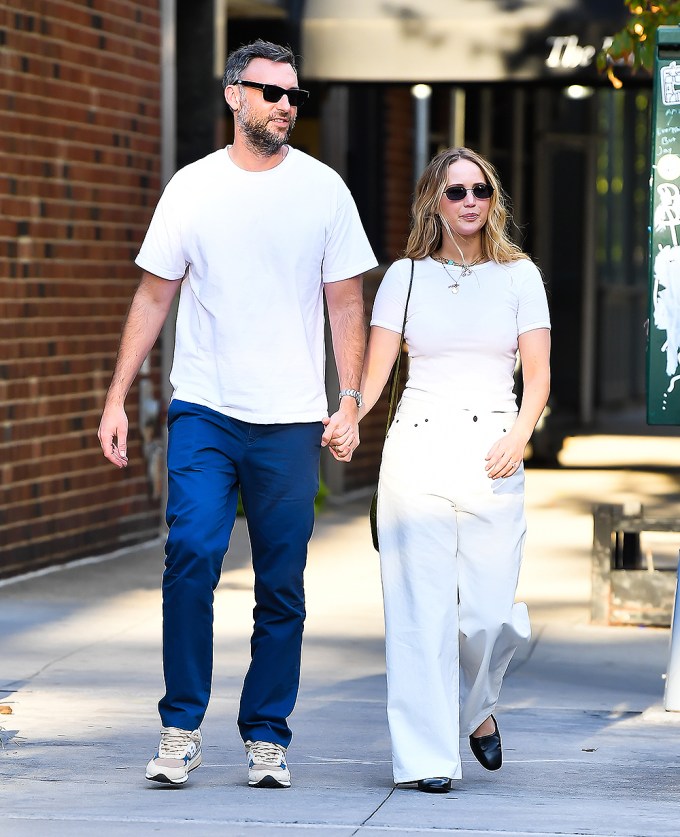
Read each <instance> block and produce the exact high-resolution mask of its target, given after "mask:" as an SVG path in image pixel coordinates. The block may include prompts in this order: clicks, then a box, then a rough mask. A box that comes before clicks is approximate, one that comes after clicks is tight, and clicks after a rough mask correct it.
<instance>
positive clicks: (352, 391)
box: [338, 389, 364, 407]
mask: <svg viewBox="0 0 680 837" xmlns="http://www.w3.org/2000/svg"><path fill="white" fill-rule="evenodd" d="M346 395H349V396H350V397H351V398H353V399H354V400H355V401H356V402H357V407H361V405H362V404H363V403H364V402H363V401H362V399H361V393H360V392H359V390H358V389H341V390H340V395H339V396H338V401H342V399H343V398H344V397H345V396H346Z"/></svg>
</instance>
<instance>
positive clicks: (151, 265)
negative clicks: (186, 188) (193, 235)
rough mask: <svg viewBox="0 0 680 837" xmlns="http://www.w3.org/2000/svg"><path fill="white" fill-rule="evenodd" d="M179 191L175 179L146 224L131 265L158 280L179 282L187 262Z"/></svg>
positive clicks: (166, 188)
mask: <svg viewBox="0 0 680 837" xmlns="http://www.w3.org/2000/svg"><path fill="white" fill-rule="evenodd" d="M180 193H181V189H180V184H179V180H178V178H177V175H175V177H173V178H172V179H171V180H170V182H169V183H168V185H167V186H166V187H165V190H164V192H163V194H162V195H161V199H160V200H159V201H158V205H157V206H156V210H155V212H154V214H153V217H152V219H151V223H150V224H149V229H148V230H147V232H146V236H145V237H144V241H143V242H142V246H141V248H140V251H139V253H138V255H137V258H136V259H135V264H137V265H138V266H139V267H141V268H142V270H146V271H148V272H149V273H153V274H154V275H155V276H160V277H161V279H181V278H182V277H183V276H184V274H185V273H186V269H187V262H186V260H185V257H184V249H183V247H182V226H181V214H180V209H181V206H182V199H181V194H180Z"/></svg>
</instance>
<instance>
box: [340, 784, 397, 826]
mask: <svg viewBox="0 0 680 837" xmlns="http://www.w3.org/2000/svg"><path fill="white" fill-rule="evenodd" d="M395 790H396V786H395V787H393V788H392V789H391V790H390V792H389V793H388V794H387V796H386V797H385V798H384V799H383V801H382V802H381V803H380V805H378V807H377V808H376V809H375V810H374V811H371V813H370V814H369V815H368V816H367V817H366V819H365V820H364V821H363V822H362V823H361V824H360V825H359V826H358V828H357V829H356V831H353V832H352V835H351V837H355V835H357V834H358V833H359V832H360V831H361V829H362V828H363V827H364V826H365V825H366V824H367V823H368V821H369V820H370V819H372V818H373V817H374V816H375V815H376V814H377V813H378V811H379V810H380V809H381V808H382V806H383V805H384V804H385V803H386V802H387V800H388V799H389V798H390V797H391V796H392V794H393V793H394V791H395Z"/></svg>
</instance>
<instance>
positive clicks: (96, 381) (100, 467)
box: [0, 0, 160, 576]
mask: <svg viewBox="0 0 680 837" xmlns="http://www.w3.org/2000/svg"><path fill="white" fill-rule="evenodd" d="M159 27H160V18H159V10H158V2H157V0H136V2H132V0H71V2H68V0H14V2H9V3H2V2H0V159H1V160H2V165H1V167H0V576H3V575H4V576H6V575H12V574H16V573H21V572H25V571H27V570H30V569H35V568H38V567H41V566H44V565H47V564H53V563H57V562H62V561H66V560H70V559H73V558H77V557H81V556H85V555H92V554H97V553H103V552H107V551H110V550H112V549H115V548H118V547H120V546H122V545H125V544H130V543H133V542H136V541H141V540H145V539H147V538H149V537H153V536H154V535H155V534H156V533H157V530H158V521H159V507H160V502H159V500H158V498H157V497H154V496H153V494H154V493H157V491H158V486H157V485H156V486H155V487H154V486H153V480H150V479H149V476H148V473H147V472H148V468H147V461H146V460H145V457H144V455H143V451H142V444H141V439H140V433H139V432H138V429H137V400H138V394H137V389H136V387H135V388H134V389H133V390H132V391H131V393H130V396H129V399H128V417H129V419H130V427H131V431H132V432H131V444H130V448H129V450H130V461H131V465H130V467H129V468H128V469H127V470H126V471H125V472H119V471H118V470H117V469H115V468H114V467H113V466H111V465H109V464H108V463H107V462H106V461H105V460H104V458H103V457H102V455H101V452H100V451H99V446H98V441H97V437H96V432H97V427H98V424H99V416H100V412H101V408H102V403H103V398H104V394H105V391H106V388H107V386H108V383H109V380H110V376H111V371H112V369H113V364H114V360H115V352H116V349H117V345H118V339H119V334H120V328H121V324H122V320H123V317H124V315H125V312H126V309H127V306H128V304H129V300H130V297H131V295H132V293H133V291H134V288H135V286H136V283H137V280H138V277H139V271H138V269H137V268H136V267H135V266H134V264H133V258H134V256H135V255H136V252H137V249H138V246H139V243H140V241H141V239H142V237H143V235H144V231H145V229H146V226H147V224H148V221H149V218H150V216H151V213H152V211H153V207H154V206H155V203H156V200H157V198H158V194H159V190H160V178H159V172H160V121H159V120H160V112H159V100H160V88H159V84H160V72H159V65H160V44H159ZM151 377H152V381H153V382H154V387H155V392H156V394H158V391H159V388H158V383H159V375H158V358H157V356H156V355H155V354H154V356H153V357H152V376H151ZM149 435H153V434H152V433H150V434H149Z"/></svg>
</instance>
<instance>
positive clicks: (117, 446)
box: [97, 405, 128, 468]
mask: <svg viewBox="0 0 680 837" xmlns="http://www.w3.org/2000/svg"><path fill="white" fill-rule="evenodd" d="M127 434H128V420H127V416H126V415H125V410H124V409H123V407H122V406H121V407H118V406H108V405H107V406H106V407H105V408H104V412H103V413H102V420H101V422H100V423H99V432H98V433H97V436H98V437H99V443H100V444H101V446H102V453H103V454H104V456H105V457H106V458H107V459H108V460H109V462H112V463H113V464H114V465H115V466H116V467H118V468H127V464H128V458H127ZM114 440H115V441H114Z"/></svg>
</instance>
